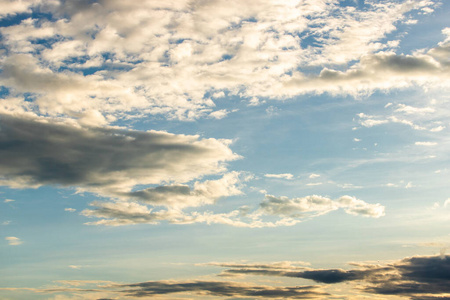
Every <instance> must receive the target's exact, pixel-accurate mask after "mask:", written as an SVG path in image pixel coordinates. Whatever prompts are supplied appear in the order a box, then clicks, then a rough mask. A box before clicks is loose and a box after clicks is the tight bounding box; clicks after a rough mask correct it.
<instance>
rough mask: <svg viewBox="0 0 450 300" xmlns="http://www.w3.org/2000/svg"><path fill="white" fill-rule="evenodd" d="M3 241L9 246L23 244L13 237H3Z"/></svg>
mask: <svg viewBox="0 0 450 300" xmlns="http://www.w3.org/2000/svg"><path fill="white" fill-rule="evenodd" d="M5 240H6V241H7V242H8V244H9V245H10V246H17V245H20V244H22V243H23V242H22V241H21V240H20V239H19V238H18V237H15V236H7V237H5Z"/></svg>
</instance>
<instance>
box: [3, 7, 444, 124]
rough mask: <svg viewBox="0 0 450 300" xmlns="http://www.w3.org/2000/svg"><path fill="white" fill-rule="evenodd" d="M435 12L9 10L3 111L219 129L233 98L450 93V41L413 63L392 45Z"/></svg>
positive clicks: (417, 55) (372, 9)
mask: <svg viewBox="0 0 450 300" xmlns="http://www.w3.org/2000/svg"><path fill="white" fill-rule="evenodd" d="M437 6H438V4H437V2H434V1H413V0H408V1H402V2H398V1H392V2H383V3H379V2H378V1H365V4H364V8H361V7H358V6H357V5H356V4H355V5H354V6H352V5H348V6H341V5H340V4H339V3H338V1H334V0H326V1H319V2H318V1H311V0H302V1H286V2H282V3H281V2H279V1H273V0H264V1H245V2H242V1H232V2H231V3H230V2H229V1H223V0H220V1H214V2H204V1H183V0H180V1H173V2H167V3H166V2H164V3H161V2H158V1H156V2H155V1H140V2H139V3H136V4H127V5H124V4H123V3H121V2H120V1H91V2H87V1H83V2H77V4H75V3H73V2H70V1H63V2H59V1H51V2H48V1H38V0H36V1H22V2H21V3H20V5H18V4H17V5H13V4H11V2H8V1H6V2H5V7H7V9H6V10H5V13H4V16H5V15H10V16H11V15H13V14H19V15H18V16H19V18H18V20H19V21H17V22H16V23H15V24H13V25H12V26H7V27H2V28H1V29H0V33H1V35H2V37H3V41H2V42H3V44H4V47H5V49H7V51H6V52H5V53H6V55H5V56H4V57H3V58H2V60H1V61H0V63H1V68H2V73H1V75H0V84H1V85H3V86H4V87H5V88H6V89H7V90H8V92H9V97H8V101H6V102H5V103H4V104H2V106H3V107H2V108H3V109H7V110H27V111H35V112H38V113H43V114H49V115H53V116H55V115H60V114H63V115H66V116H68V117H70V118H74V119H77V120H79V122H80V123H83V124H92V123H95V124H100V123H103V124H107V123H109V122H113V121H114V120H117V118H123V117H124V115H123V113H124V112H125V113H128V112H135V116H140V115H142V114H146V115H147V114H163V115H165V116H167V117H169V118H176V119H195V118H199V117H206V116H209V117H211V118H222V117H224V116H226V115H227V113H228V112H229V111H227V110H223V109H222V110H216V109H215V103H214V101H217V100H218V99H220V98H223V97H225V96H237V97H240V98H242V99H246V100H248V101H250V102H249V103H250V104H251V103H257V102H258V99H257V98H270V99H285V98H286V97H293V96H296V95H301V94H305V93H319V94H320V93H324V92H328V93H331V94H351V95H357V94H360V93H370V92H372V91H373V90H375V89H381V90H388V89H392V88H404V87H407V86H411V85H419V86H424V87H427V88H431V87H448V86H449V77H448V67H449V65H448V61H447V60H446V57H447V56H448V51H449V46H448V45H449V41H448V38H447V39H446V40H444V41H442V42H441V43H440V44H438V45H436V47H435V48H432V49H429V50H423V51H418V52H415V53H413V54H410V55H404V54H397V53H396V52H395V51H396V48H397V46H398V41H397V40H389V39H387V38H386V37H387V36H388V35H389V34H391V33H394V32H395V31H396V30H397V26H400V25H401V24H409V23H411V21H412V20H413V18H414V16H416V15H417V14H428V13H431V12H432V11H433V10H434V8H435V7H437ZM30 12H34V13H41V15H42V14H47V15H49V16H51V17H48V18H47V19H45V18H44V19H41V20H39V19H34V18H33V16H32V15H31V14H30ZM443 33H444V34H448V33H449V31H448V30H444V31H443ZM315 69H319V72H316V71H311V70H315ZM255 97H256V98H255ZM24 98H25V99H24ZM17 99H19V100H18V101H17ZM21 99H24V100H27V101H23V100H21ZM255 99H256V100H255Z"/></svg>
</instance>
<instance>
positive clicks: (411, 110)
mask: <svg viewBox="0 0 450 300" xmlns="http://www.w3.org/2000/svg"><path fill="white" fill-rule="evenodd" d="M395 111H397V112H403V113H405V114H408V115H411V114H426V113H433V112H435V109H434V108H432V107H413V106H409V105H405V104H399V105H398V108H397V109H396V110H395Z"/></svg>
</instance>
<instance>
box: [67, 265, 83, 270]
mask: <svg viewBox="0 0 450 300" xmlns="http://www.w3.org/2000/svg"><path fill="white" fill-rule="evenodd" d="M69 268H71V269H74V270H79V269H81V266H76V265H69Z"/></svg>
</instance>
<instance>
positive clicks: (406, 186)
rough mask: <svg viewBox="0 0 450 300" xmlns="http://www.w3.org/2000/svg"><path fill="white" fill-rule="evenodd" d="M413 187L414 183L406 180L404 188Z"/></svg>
mask: <svg viewBox="0 0 450 300" xmlns="http://www.w3.org/2000/svg"><path fill="white" fill-rule="evenodd" d="M413 187H415V185H414V184H413V183H412V182H408V183H407V184H406V185H405V189H410V188H413Z"/></svg>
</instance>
